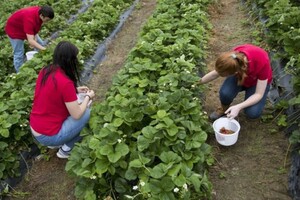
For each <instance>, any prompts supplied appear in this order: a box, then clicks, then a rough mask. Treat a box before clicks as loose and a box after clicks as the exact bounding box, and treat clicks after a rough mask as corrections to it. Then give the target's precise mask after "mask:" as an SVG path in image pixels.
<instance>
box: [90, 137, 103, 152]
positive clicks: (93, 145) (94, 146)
mask: <svg viewBox="0 0 300 200" xmlns="http://www.w3.org/2000/svg"><path fill="white" fill-rule="evenodd" d="M100 146H101V144H100V140H98V139H97V138H95V137H92V138H91V139H90V141H89V148H91V149H98V148H99V147H100Z"/></svg>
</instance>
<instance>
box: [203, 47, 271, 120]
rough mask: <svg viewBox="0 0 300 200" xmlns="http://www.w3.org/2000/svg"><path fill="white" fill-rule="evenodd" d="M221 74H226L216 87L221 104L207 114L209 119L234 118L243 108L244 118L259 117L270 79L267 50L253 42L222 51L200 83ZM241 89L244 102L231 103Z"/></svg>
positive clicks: (222, 75) (211, 79) (264, 102)
mask: <svg viewBox="0 0 300 200" xmlns="http://www.w3.org/2000/svg"><path fill="white" fill-rule="evenodd" d="M220 76H221V77H226V79H225V80H224V82H223V84H222V86H221V88H220V90H219V98H220V102H221V105H220V107H219V108H218V109H217V110H215V111H214V112H213V113H211V114H210V116H209V117H210V119H211V120H216V119H218V118H220V117H222V116H224V115H227V117H229V118H231V119H233V118H235V117H237V116H238V114H239V112H240V111H241V110H243V109H244V112H245V114H246V116H247V117H249V118H251V119H256V118H259V117H260V116H261V114H262V111H263V109H264V106H265V104H266V99H267V94H268V92H269V89H270V84H271V82H272V68H271V64H270V59H269V56H268V53H267V52H266V51H265V50H263V49H262V48H260V47H258V46H255V45H252V44H244V45H240V46H236V47H235V48H234V49H233V50H232V51H228V52H225V53H222V54H221V55H220V56H219V57H218V58H217V60H216V63H215V69H214V70H213V71H211V72H209V73H207V74H206V75H204V76H203V77H202V78H201V79H200V82H199V83H200V84H205V83H208V82H210V81H213V80H215V79H217V78H218V77H220ZM241 91H245V98H244V101H243V102H241V103H238V104H236V105H232V106H231V103H232V102H233V100H234V98H235V97H236V96H237V94H238V93H239V92H241Z"/></svg>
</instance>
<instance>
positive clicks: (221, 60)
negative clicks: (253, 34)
mask: <svg viewBox="0 0 300 200" xmlns="http://www.w3.org/2000/svg"><path fill="white" fill-rule="evenodd" d="M247 68H248V62H247V60H246V59H245V55H244V54H242V53H238V52H234V51H229V52H225V53H222V54H221V55H220V56H219V57H218V58H217V60H216V64H215V70H216V71H217V72H218V74H219V75H220V76H230V75H236V76H237V79H238V85H242V84H243V82H244V80H245V78H246V77H247Z"/></svg>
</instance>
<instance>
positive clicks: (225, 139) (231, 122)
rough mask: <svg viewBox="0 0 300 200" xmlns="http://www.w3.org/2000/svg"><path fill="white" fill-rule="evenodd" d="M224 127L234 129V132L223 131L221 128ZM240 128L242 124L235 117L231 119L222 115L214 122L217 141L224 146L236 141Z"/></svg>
mask: <svg viewBox="0 0 300 200" xmlns="http://www.w3.org/2000/svg"><path fill="white" fill-rule="evenodd" d="M222 128H225V129H227V130H231V131H234V133H230V134H224V133H221V132H220V130H221V129H222ZM240 128H241V126H240V123H239V122H238V121H236V120H235V119H229V118H227V117H221V118H219V119H217V120H216V121H214V123H213V129H214V131H215V136H216V139H217V142H218V143H219V144H221V145H223V146H231V145H234V144H235V143H236V141H237V139H238V136H239V132H240Z"/></svg>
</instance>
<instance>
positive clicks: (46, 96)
mask: <svg viewBox="0 0 300 200" xmlns="http://www.w3.org/2000/svg"><path fill="white" fill-rule="evenodd" d="M42 72H43V69H42V70H41V71H40V73H39V76H38V78H37V81H36V86H35V92H34V99H33V106H32V111H31V113H30V126H31V127H32V128H33V129H34V130H35V131H36V132H38V133H40V134H43V135H48V136H51V135H55V134H57V133H58V132H59V130H60V129H61V126H62V124H63V122H64V121H65V120H66V118H67V117H68V116H69V115H70V114H69V111H68V109H67V107H66V105H65V102H72V101H77V95H76V88H75V86H74V83H73V81H71V80H70V79H69V78H68V77H67V76H66V75H65V73H64V72H63V71H62V70H61V69H57V70H56V72H54V74H50V75H49V77H48V79H47V81H46V82H45V85H43V86H42V85H41V81H42V77H43V74H42Z"/></svg>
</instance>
